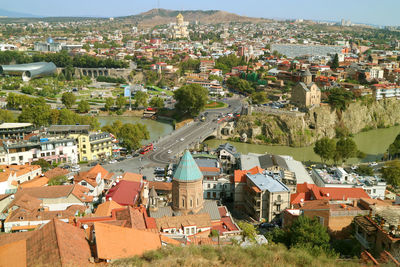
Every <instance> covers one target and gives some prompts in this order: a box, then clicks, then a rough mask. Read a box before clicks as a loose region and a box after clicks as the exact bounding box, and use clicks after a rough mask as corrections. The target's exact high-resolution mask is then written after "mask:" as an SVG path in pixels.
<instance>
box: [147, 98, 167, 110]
mask: <svg viewBox="0 0 400 267" xmlns="http://www.w3.org/2000/svg"><path fill="white" fill-rule="evenodd" d="M149 105H150V106H151V107H154V108H163V107H164V99H162V98H161V97H158V96H155V97H153V98H152V99H151V100H150V103H149Z"/></svg>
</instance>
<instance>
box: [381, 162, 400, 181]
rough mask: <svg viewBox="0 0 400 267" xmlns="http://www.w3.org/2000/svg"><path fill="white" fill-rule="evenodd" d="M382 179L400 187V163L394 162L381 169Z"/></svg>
mask: <svg viewBox="0 0 400 267" xmlns="http://www.w3.org/2000/svg"><path fill="white" fill-rule="evenodd" d="M381 173H382V177H383V178H384V179H385V180H386V182H387V183H389V184H391V185H393V186H396V187H398V186H400V161H399V160H394V161H391V162H388V163H386V164H385V166H384V167H382V168H381Z"/></svg>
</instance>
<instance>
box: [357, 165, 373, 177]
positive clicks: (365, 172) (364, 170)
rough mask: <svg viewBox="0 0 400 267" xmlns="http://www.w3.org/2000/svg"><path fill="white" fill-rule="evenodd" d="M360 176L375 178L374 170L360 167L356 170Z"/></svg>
mask: <svg viewBox="0 0 400 267" xmlns="http://www.w3.org/2000/svg"><path fill="white" fill-rule="evenodd" d="M356 172H357V173H358V174H359V175H367V176H374V169H372V168H371V167H370V166H367V165H359V166H358V167H357V169H356Z"/></svg>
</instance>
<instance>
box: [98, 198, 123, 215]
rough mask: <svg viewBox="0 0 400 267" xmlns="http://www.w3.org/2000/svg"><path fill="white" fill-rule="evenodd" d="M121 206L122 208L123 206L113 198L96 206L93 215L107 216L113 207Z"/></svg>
mask: <svg viewBox="0 0 400 267" xmlns="http://www.w3.org/2000/svg"><path fill="white" fill-rule="evenodd" d="M121 208H123V206H121V205H119V204H118V203H117V202H115V201H113V200H111V201H106V202H104V203H101V204H100V205H98V206H97V209H96V212H95V213H94V215H95V216H96V217H108V216H111V213H112V210H113V209H121Z"/></svg>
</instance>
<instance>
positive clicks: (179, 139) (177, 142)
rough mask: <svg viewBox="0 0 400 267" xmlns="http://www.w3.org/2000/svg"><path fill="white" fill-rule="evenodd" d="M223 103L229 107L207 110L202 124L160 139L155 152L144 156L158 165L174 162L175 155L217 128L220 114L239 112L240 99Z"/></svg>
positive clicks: (199, 123)
mask: <svg viewBox="0 0 400 267" xmlns="http://www.w3.org/2000/svg"><path fill="white" fill-rule="evenodd" d="M225 102H226V103H227V104H229V107H227V108H222V109H214V110H213V109H211V110H207V113H208V115H207V116H206V120H205V121H204V122H192V123H190V124H188V125H186V126H184V127H183V128H180V129H178V130H176V131H174V132H172V133H171V134H170V135H169V136H166V137H164V138H162V139H161V140H160V141H158V142H157V143H156V144H155V147H156V151H153V152H150V153H149V154H148V155H146V156H148V159H149V160H150V161H152V162H154V163H160V164H168V163H171V162H175V161H176V158H175V156H176V155H179V154H180V153H182V152H183V151H184V150H185V149H188V148H189V147H191V146H192V145H194V144H196V143H199V142H201V141H203V140H204V139H205V138H207V137H208V136H209V135H210V134H211V133H212V132H214V131H215V130H216V129H217V128H218V127H219V123H218V121H217V120H216V119H217V118H218V115H219V114H220V113H224V114H227V113H235V112H240V111H241V109H242V105H241V102H240V99H228V100H226V101H225ZM168 152H170V153H168Z"/></svg>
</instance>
